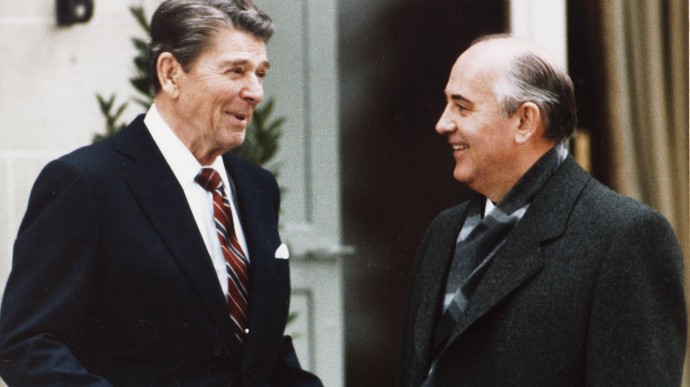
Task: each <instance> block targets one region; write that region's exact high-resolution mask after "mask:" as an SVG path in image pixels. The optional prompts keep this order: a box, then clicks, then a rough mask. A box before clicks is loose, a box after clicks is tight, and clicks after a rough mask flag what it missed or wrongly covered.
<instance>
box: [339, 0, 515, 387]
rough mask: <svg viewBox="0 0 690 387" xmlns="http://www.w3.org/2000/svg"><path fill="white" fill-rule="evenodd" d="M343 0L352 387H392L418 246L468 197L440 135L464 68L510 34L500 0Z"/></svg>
mask: <svg viewBox="0 0 690 387" xmlns="http://www.w3.org/2000/svg"><path fill="white" fill-rule="evenodd" d="M430 4H431V3H430V2H428V1H424V0H378V1H376V2H371V1H364V0H341V1H340V2H339V25H340V31H339V32H340V34H339V36H340V42H339V44H340V47H339V58H340V68H339V72H340V74H341V81H340V111H341V121H340V126H341V154H342V171H341V173H342V177H343V180H342V181H343V219H344V238H345V243H346V244H348V245H353V246H355V248H356V254H355V255H354V256H351V257H348V258H347V259H346V260H345V262H344V267H345V299H346V301H345V316H346V362H347V369H346V377H347V385H348V386H390V385H393V379H394V372H395V362H396V360H397V356H398V342H399V335H400V331H401V329H402V326H401V322H402V316H403V313H404V303H405V299H406V296H407V291H408V283H409V276H410V270H411V265H412V263H413V261H414V256H415V252H416V249H417V244H418V242H419V240H420V239H421V237H422V234H423V232H424V230H425V228H426V227H427V225H428V224H429V223H430V221H431V219H432V218H433V217H434V216H435V215H436V214H438V213H439V212H440V211H441V210H442V209H444V208H447V207H451V206H453V205H455V204H458V203H460V202H461V201H463V200H464V199H465V198H467V195H468V192H469V191H468V190H467V189H466V188H465V187H463V186H461V185H460V184H459V183H457V182H455V181H454V180H453V177H452V169H453V159H452V154H451V151H450V148H449V145H448V144H447V143H446V140H445V138H443V137H441V136H439V135H437V134H436V133H435V132H434V126H435V124H436V121H437V119H438V117H439V116H440V114H441V112H442V110H443V107H444V104H445V99H444V95H443V90H444V88H445V84H446V82H447V79H448V74H449V72H450V69H451V67H452V65H453V63H454V62H455V59H456V58H457V56H458V55H459V54H460V52H461V51H462V50H464V49H465V48H466V47H467V46H468V45H469V43H470V42H471V41H472V40H474V39H475V38H477V37H478V36H480V35H483V34H486V33H491V32H502V31H505V30H506V26H507V22H506V20H507V19H506V17H505V15H506V6H505V5H504V1H502V0H445V1H435V2H433V6H432V5H430Z"/></svg>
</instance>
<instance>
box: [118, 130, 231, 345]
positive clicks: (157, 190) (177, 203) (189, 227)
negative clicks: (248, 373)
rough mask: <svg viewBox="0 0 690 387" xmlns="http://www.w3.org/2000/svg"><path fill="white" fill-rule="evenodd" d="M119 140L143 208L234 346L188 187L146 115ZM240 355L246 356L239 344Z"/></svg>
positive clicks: (219, 288) (136, 195) (132, 184)
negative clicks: (148, 126)
mask: <svg viewBox="0 0 690 387" xmlns="http://www.w3.org/2000/svg"><path fill="white" fill-rule="evenodd" d="M114 140H115V149H116V150H117V151H118V152H120V153H122V154H124V155H126V156H127V157H129V158H130V159H132V160H133V163H132V164H131V165H130V166H129V167H128V174H127V175H126V176H125V180H126V182H127V184H128V185H129V187H130V189H131V191H132V192H133V194H134V196H135V197H136V199H137V201H138V203H139V206H140V207H141V209H142V211H143V212H144V213H145V214H146V216H147V217H148V219H149V221H150V222H151V224H152V225H153V227H154V228H155V229H156V231H157V232H158V234H159V235H160V236H161V239H162V240H163V241H164V242H165V244H166V246H167V247H168V249H169V250H170V252H171V255H172V257H173V258H174V261H175V262H176V263H177V264H178V265H179V266H180V267H181V268H182V270H183V271H184V272H185V274H186V275H187V277H188V278H189V280H190V282H191V283H192V285H193V287H194V289H195V290H196V292H197V293H198V294H199V296H200V299H201V301H202V303H203V305H204V306H205V307H206V309H207V311H208V313H209V315H210V316H211V318H212V320H213V321H214V322H215V323H216V326H217V327H218V330H219V331H220V332H221V334H222V335H223V336H224V338H225V340H226V341H227V342H228V343H229V344H231V347H233V348H235V346H234V343H235V340H234V338H233V333H232V330H231V329H230V318H229V315H228V313H227V312H226V310H227V307H226V303H225V299H224V297H223V294H222V290H221V287H220V284H218V279H217V276H216V273H215V271H214V269H213V265H211V264H210V262H211V258H210V257H209V255H208V251H207V249H206V245H205V244H204V242H203V239H202V238H201V235H200V234H199V229H198V228H197V225H196V223H195V221H194V216H193V215H192V212H191V210H190V208H189V205H188V203H187V198H186V196H185V194H184V191H183V190H182V187H180V185H179V182H178V181H177V178H176V177H175V175H174V174H173V172H172V170H171V169H170V167H169V166H168V164H167V162H166V161H165V159H164V157H163V155H162V154H161V153H160V150H159V149H158V147H157V146H156V144H155V142H154V141H153V138H152V137H151V135H150V134H149V132H148V130H147V129H146V126H145V125H144V123H143V116H140V117H138V118H137V119H136V120H135V121H134V122H133V123H132V124H130V126H129V127H127V128H126V129H125V130H124V131H123V132H122V133H121V134H120V135H119V136H118V137H116V138H115V139H114ZM162 193H163V194H162ZM235 354H236V355H237V356H238V358H239V357H240V356H241V354H240V353H239V349H238V348H235Z"/></svg>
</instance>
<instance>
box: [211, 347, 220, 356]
mask: <svg viewBox="0 0 690 387" xmlns="http://www.w3.org/2000/svg"><path fill="white" fill-rule="evenodd" d="M213 354H214V355H216V356H220V348H216V349H215V350H214V351H213Z"/></svg>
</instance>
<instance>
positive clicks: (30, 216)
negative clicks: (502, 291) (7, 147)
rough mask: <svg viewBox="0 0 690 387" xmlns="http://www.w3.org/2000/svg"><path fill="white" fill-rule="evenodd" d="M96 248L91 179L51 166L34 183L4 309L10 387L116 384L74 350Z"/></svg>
mask: <svg viewBox="0 0 690 387" xmlns="http://www.w3.org/2000/svg"><path fill="white" fill-rule="evenodd" d="M97 245H98V220H97V215H96V205H95V202H94V198H93V195H92V191H91V186H90V180H89V178H88V177H87V176H86V175H85V174H84V173H83V172H82V171H80V170H79V168H77V167H76V166H74V165H72V164H70V163H67V162H65V161H61V160H57V161H54V162H52V163H50V164H49V165H48V166H46V167H45V168H44V170H43V171H42V172H41V174H40V176H39V177H38V179H37V181H36V183H35V184H34V188H33V190H32V193H31V197H30V199H29V205H28V209H27V212H26V214H25V216H24V219H23V221H22V224H21V226H20V229H19V233H18V235H17V239H16V242H15V245H14V255H13V261H12V271H11V274H10V277H9V280H8V282H7V286H6V289H5V293H4V298H3V303H2V310H1V311H0V371H1V372H0V375H1V376H2V377H3V378H4V380H5V382H6V383H8V385H10V386H12V385H51V386H60V385H65V386H80V385H89V386H107V385H109V384H108V383H107V382H106V381H105V380H103V379H102V378H100V377H98V376H97V375H93V374H91V373H89V371H88V370H86V369H85V368H84V366H83V365H82V364H81V363H80V362H79V360H78V359H77V358H76V357H75V356H74V354H73V352H72V349H73V348H77V347H78V346H79V345H80V339H81V338H80V332H81V329H80V328H81V326H82V317H83V316H84V311H85V306H86V304H87V299H88V294H89V288H90V287H91V286H92V283H93V281H94V280H95V278H94V276H93V274H92V273H94V270H95V265H96V263H97V256H96V251H97Z"/></svg>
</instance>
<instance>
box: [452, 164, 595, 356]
mask: <svg viewBox="0 0 690 387" xmlns="http://www.w3.org/2000/svg"><path fill="white" fill-rule="evenodd" d="M590 179H591V178H590V176H589V175H588V174H587V173H586V172H585V171H584V170H582V168H580V167H579V165H577V163H576V162H575V161H574V160H573V159H572V158H570V157H569V158H568V159H566V161H564V163H563V165H562V166H561V167H560V169H559V170H558V171H557V172H556V174H555V175H554V176H553V177H552V178H551V179H550V180H549V181H548V182H547V183H546V185H545V186H544V188H543V189H542V191H541V192H540V193H539V194H538V195H537V197H536V198H535V200H534V201H533V203H532V204H531V205H530V208H529V210H528V211H527V213H526V214H525V217H524V218H523V219H522V220H521V221H520V222H518V224H517V225H516V226H515V228H514V229H513V230H512V232H511V233H510V234H509V235H508V239H507V240H506V243H505V245H504V246H503V247H502V248H501V250H500V251H499V252H498V253H497V254H496V256H495V257H494V259H493V261H492V262H491V264H490V266H489V268H488V270H487V272H486V274H485V275H484V278H482V280H481V282H480V284H479V286H478V287H477V289H476V290H475V293H474V294H473V296H472V298H471V299H470V301H469V303H468V305H467V309H466V310H465V312H464V313H463V314H462V316H461V318H460V321H458V324H457V325H456V327H455V328H454V330H453V333H452V334H451V336H450V338H449V340H448V342H447V344H446V347H445V348H444V350H443V351H442V352H441V355H442V353H443V352H445V350H446V349H447V348H448V347H449V346H450V345H452V343H453V342H454V341H455V340H457V339H458V337H459V336H460V335H461V334H462V333H463V332H464V331H465V330H466V329H467V328H468V327H469V326H470V325H471V324H473V323H474V322H475V321H477V320H478V319H479V318H480V317H482V316H483V315H485V314H486V313H487V312H488V311H489V310H491V309H493V308H494V307H495V306H496V305H497V304H498V303H499V302H500V301H501V300H503V299H504V298H505V297H506V296H508V295H509V294H510V293H511V292H513V291H514V290H515V289H516V288H518V287H519V286H520V285H521V284H523V283H524V282H525V281H527V280H529V279H530V278H531V277H532V276H533V275H535V274H536V273H537V272H538V271H539V270H540V269H541V268H542V266H543V265H544V259H543V257H542V254H541V247H540V243H541V242H544V241H547V240H550V239H554V238H558V237H559V236H560V235H562V234H563V233H564V231H565V228H566V225H567V221H568V218H569V214H570V212H571V210H572V208H573V206H574V205H575V201H576V200H577V198H578V196H579V194H580V192H581V191H582V189H583V188H584V186H585V184H586V183H587V182H588V181H589V180H590Z"/></svg>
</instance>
